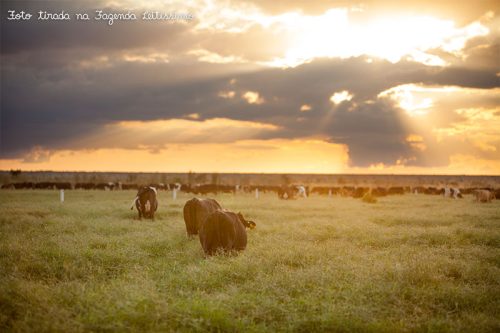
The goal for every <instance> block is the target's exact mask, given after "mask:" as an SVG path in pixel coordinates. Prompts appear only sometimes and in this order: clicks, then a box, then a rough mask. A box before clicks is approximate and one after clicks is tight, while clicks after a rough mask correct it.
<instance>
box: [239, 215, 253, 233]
mask: <svg viewBox="0 0 500 333" xmlns="http://www.w3.org/2000/svg"><path fill="white" fill-rule="evenodd" d="M238 219H239V220H240V221H241V223H243V225H244V226H245V227H246V228H248V229H253V228H255V227H256V226H257V225H256V224H255V222H254V221H247V220H245V218H244V217H243V215H242V214H241V213H238Z"/></svg>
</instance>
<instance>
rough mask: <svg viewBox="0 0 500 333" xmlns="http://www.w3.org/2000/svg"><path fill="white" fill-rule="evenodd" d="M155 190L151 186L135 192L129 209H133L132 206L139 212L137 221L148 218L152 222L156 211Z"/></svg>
mask: <svg viewBox="0 0 500 333" xmlns="http://www.w3.org/2000/svg"><path fill="white" fill-rule="evenodd" d="M156 195H157V192H156V188H154V187H152V186H142V187H141V188H139V191H137V195H136V197H135V199H134V201H133V203H132V207H130V209H134V205H135V207H136V208H137V211H138V212H139V220H141V219H142V217H145V218H150V219H152V220H153V221H154V219H155V212H156V210H157V209H158V200H157V199H156Z"/></svg>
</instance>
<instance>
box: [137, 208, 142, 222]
mask: <svg viewBox="0 0 500 333" xmlns="http://www.w3.org/2000/svg"><path fill="white" fill-rule="evenodd" d="M138 212H139V220H142V214H141V211H140V210H139V211H138Z"/></svg>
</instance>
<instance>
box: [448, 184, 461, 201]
mask: <svg viewBox="0 0 500 333" xmlns="http://www.w3.org/2000/svg"><path fill="white" fill-rule="evenodd" d="M450 191H451V194H450V198H453V199H458V198H460V199H462V198H463V196H462V193H460V190H459V189H458V188H453V187H452V188H451V189H450Z"/></svg>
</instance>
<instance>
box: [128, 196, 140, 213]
mask: <svg viewBox="0 0 500 333" xmlns="http://www.w3.org/2000/svg"><path fill="white" fill-rule="evenodd" d="M138 199H139V196H136V197H135V199H134V201H132V205H131V206H130V210H133V209H134V206H135V203H136V202H137V200H138Z"/></svg>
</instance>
